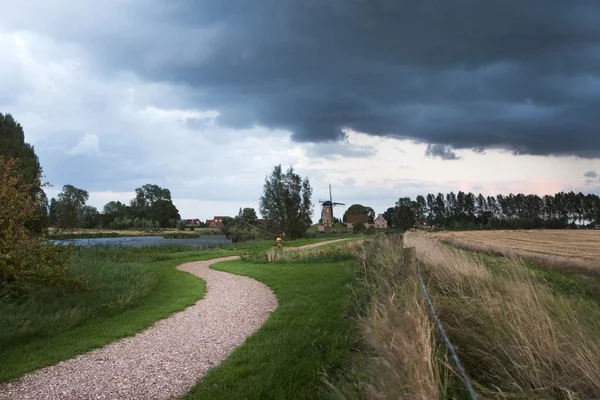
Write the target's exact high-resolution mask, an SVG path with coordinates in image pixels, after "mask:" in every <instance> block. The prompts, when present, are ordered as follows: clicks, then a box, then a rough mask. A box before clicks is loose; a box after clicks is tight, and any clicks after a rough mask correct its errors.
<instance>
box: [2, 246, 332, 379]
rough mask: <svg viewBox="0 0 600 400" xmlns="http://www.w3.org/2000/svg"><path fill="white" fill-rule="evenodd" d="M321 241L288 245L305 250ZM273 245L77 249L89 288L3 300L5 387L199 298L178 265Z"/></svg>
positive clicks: (77, 268)
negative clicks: (22, 377) (303, 247)
mask: <svg viewBox="0 0 600 400" xmlns="http://www.w3.org/2000/svg"><path fill="white" fill-rule="evenodd" d="M321 240H322V239H302V240H296V241H287V242H286V243H285V246H301V245H305V244H311V243H316V242H319V241H321ZM272 246H273V243H272V242H271V241H259V242H252V243H240V244H230V245H221V246H218V247H216V248H211V249H196V248H193V247H187V246H177V245H163V246H152V247H142V248H136V247H116V246H92V247H80V248H78V249H77V251H76V252H75V254H74V258H73V263H72V267H71V272H72V273H74V274H76V275H80V276H86V277H87V278H88V280H89V289H88V290H86V291H84V292H80V293H61V292H58V291H56V290H53V289H48V290H44V291H40V292H37V293H32V294H31V295H30V296H29V297H28V298H27V300H26V301H20V302H18V301H16V300H11V299H10V298H8V297H2V296H0V360H2V362H1V363H0V382H4V381H7V380H10V379H13V378H16V377H18V376H21V375H23V374H24V373H26V372H29V371H32V370H35V369H38V368H41V367H44V366H47V365H51V364H54V363H56V362H58V361H61V360H64V359H68V358H70V357H73V356H75V355H77V354H81V353H84V352H87V351H89V350H92V349H94V348H98V347H101V346H103V345H105V344H107V343H110V342H112V341H114V340H118V339H120V338H123V337H125V336H130V335H133V334H135V333H137V332H139V331H141V330H143V329H145V328H146V327H148V326H150V325H151V324H152V323H154V322H155V321H157V320H158V319H161V318H165V317H167V316H169V315H171V314H172V313H174V312H177V311H179V310H182V309H184V308H185V307H187V306H189V305H191V304H193V303H194V302H196V301H197V300H199V299H200V298H201V297H202V296H203V293H204V282H203V281H202V280H201V279H199V278H197V277H195V276H193V275H191V274H188V273H185V272H181V271H178V270H177V269H176V266H177V265H180V264H182V263H184V262H188V261H194V260H206V259H211V258H217V257H225V256H231V255H242V254H255V253H256V252H259V251H263V252H264V251H265V250H267V249H269V248H271V247H272Z"/></svg>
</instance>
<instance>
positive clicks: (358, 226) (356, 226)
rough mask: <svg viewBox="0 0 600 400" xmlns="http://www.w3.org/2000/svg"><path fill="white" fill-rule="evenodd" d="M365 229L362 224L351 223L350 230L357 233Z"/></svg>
mask: <svg viewBox="0 0 600 400" xmlns="http://www.w3.org/2000/svg"><path fill="white" fill-rule="evenodd" d="M365 229H366V228H365V225H364V224H359V223H356V224H354V225H352V232H354V233H357V234H360V233H363V232H364V231H365Z"/></svg>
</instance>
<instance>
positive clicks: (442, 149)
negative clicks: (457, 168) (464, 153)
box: [425, 144, 460, 160]
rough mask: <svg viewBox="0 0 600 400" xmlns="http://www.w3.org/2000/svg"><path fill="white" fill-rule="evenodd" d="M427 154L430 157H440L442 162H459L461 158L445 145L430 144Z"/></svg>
mask: <svg viewBox="0 0 600 400" xmlns="http://www.w3.org/2000/svg"><path fill="white" fill-rule="evenodd" d="M425 154H426V155H427V156H428V157H439V158H441V159H442V160H459V159H460V157H459V156H457V155H456V153H455V152H454V151H453V150H452V148H451V147H450V146H446V145H443V144H429V145H427V150H425Z"/></svg>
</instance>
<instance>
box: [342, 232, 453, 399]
mask: <svg viewBox="0 0 600 400" xmlns="http://www.w3.org/2000/svg"><path fill="white" fill-rule="evenodd" d="M353 252H354V255H355V257H356V260H357V273H358V275H359V278H360V279H359V280H360V282H361V283H360V285H359V288H358V289H357V290H358V292H360V294H359V295H358V296H357V298H359V299H362V303H361V305H360V307H359V311H358V313H359V315H358V317H357V323H358V326H359V328H360V332H361V336H362V341H361V346H362V354H361V356H359V357H357V360H355V363H354V366H353V371H351V372H350V373H349V374H348V376H351V377H353V378H352V379H346V380H345V381H343V382H336V384H335V386H336V393H337V395H338V397H339V398H345V399H436V398H440V396H441V395H442V393H443V392H444V387H445V378H444V377H445V376H446V375H447V371H446V369H445V367H443V366H442V367H440V365H442V364H441V363H439V362H438V355H437V351H438V349H437V348H436V342H435V337H434V328H433V325H432V324H431V322H430V320H429V317H428V314H427V309H426V307H425V305H424V303H423V299H422V296H420V294H419V288H418V286H417V283H416V281H415V280H414V279H413V278H411V276H410V274H409V273H408V271H407V268H406V267H405V265H404V261H403V246H402V239H401V236H397V237H386V236H378V237H377V238H376V239H375V240H371V241H365V242H364V243H362V245H360V246H356V245H355V247H354V248H353ZM332 386H333V385H332Z"/></svg>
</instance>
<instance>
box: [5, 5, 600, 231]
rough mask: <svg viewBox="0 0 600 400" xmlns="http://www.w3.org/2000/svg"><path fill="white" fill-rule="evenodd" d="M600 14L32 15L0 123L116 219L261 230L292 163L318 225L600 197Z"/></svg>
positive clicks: (131, 8)
mask: <svg viewBox="0 0 600 400" xmlns="http://www.w3.org/2000/svg"><path fill="white" fill-rule="evenodd" d="M30 9H34V10H37V12H36V13H31V12H30V11H28V10H30ZM490 10H493V12H490ZM598 15H600V5H598V4H592V3H587V4H582V5H573V4H567V3H564V2H560V1H552V2H551V3H550V4H549V5H546V6H545V7H544V8H539V7H536V5H535V4H526V5H523V4H522V3H521V2H516V1H509V2H507V1H502V2H501V1H491V2H486V3H485V4H483V3H482V4H479V3H474V4H471V3H469V2H458V3H456V4H452V5H451V4H437V5H435V4H431V5H429V6H422V5H421V6H420V5H418V4H412V3H389V2H383V1H373V2H367V3H365V2H353V1H352V2H341V1H340V0H332V1H329V2H323V3H314V4H313V3H311V4H296V3H292V2H287V1H283V2H279V3H277V4H271V3H266V2H261V1H258V2H254V3H252V4H246V3H240V4H237V7H236V8H227V7H223V6H222V5H221V3H220V2H216V1H214V0H206V1H202V2H200V3H197V2H190V1H188V0H179V1H175V2H171V3H169V4H163V3H160V2H157V1H154V0H151V3H145V4H144V5H141V4H139V3H137V2H127V3H120V2H117V1H109V2H104V3H102V4H97V5H95V8H94V10H93V12H90V8H89V6H86V5H85V4H82V3H81V2H77V1H75V0H67V1H64V2H61V4H60V5H58V6H56V5H51V4H49V3H47V2H43V1H40V0H23V1H21V2H19V3H10V4H7V5H5V6H4V8H3V13H2V15H0V49H1V50H3V51H2V52H0V54H2V55H1V56H0V60H1V62H0V93H1V95H0V112H3V113H10V114H11V115H13V117H14V118H15V119H16V120H17V121H18V122H19V123H20V124H21V125H22V126H23V129H24V131H25V138H26V141H27V142H28V143H30V144H32V145H33V146H34V147H35V150H36V153H37V154H38V156H39V159H40V163H41V165H42V168H43V171H44V175H45V176H46V180H48V181H50V183H52V184H53V185H54V186H55V187H54V188H52V190H47V193H48V196H49V197H55V196H56V194H57V193H58V192H59V191H60V188H61V187H62V186H63V185H65V184H71V185H74V186H76V187H78V188H81V189H85V190H87V191H88V192H89V193H90V200H89V201H88V204H90V205H93V206H95V207H96V208H97V209H98V210H99V211H101V209H102V207H103V205H104V204H106V203H107V202H109V201H111V200H115V201H117V200H118V201H121V202H124V203H126V204H128V201H129V200H130V199H131V198H133V192H134V190H135V188H136V187H139V186H141V185H143V184H146V183H152V184H157V185H159V186H161V187H163V188H168V189H169V190H170V191H171V194H172V198H173V203H174V204H175V205H176V207H177V208H178V210H179V212H180V215H181V217H182V218H184V219H188V218H200V217H201V216H202V218H203V220H206V219H208V218H205V217H206V216H209V218H210V217H212V216H214V215H222V214H228V215H235V214H237V210H238V209H239V208H240V207H242V208H244V207H252V208H254V209H255V210H256V211H257V213H258V199H259V197H260V195H261V192H262V185H263V182H264V177H265V176H266V175H268V174H269V173H270V171H271V170H272V168H273V166H275V165H279V164H281V165H282V166H284V167H287V166H290V165H293V166H294V169H295V170H296V172H297V173H298V174H300V175H301V176H302V177H305V176H307V177H309V179H310V182H311V186H312V187H313V203H314V204H315V213H314V214H313V216H314V217H313V220H315V219H318V215H319V207H318V200H319V199H323V198H328V187H327V185H329V184H331V185H332V190H333V196H334V199H336V200H337V201H340V202H342V203H346V207H348V206H349V205H351V204H364V205H367V206H370V207H372V208H373V209H375V210H376V212H377V213H383V212H385V210H386V209H387V208H388V207H391V206H393V205H394V204H395V202H396V201H397V200H398V198H400V197H411V198H413V199H414V198H415V197H416V196H417V195H419V194H421V195H425V194H427V193H430V192H431V193H437V192H442V193H447V192H450V191H454V192H458V191H459V190H462V191H464V192H473V193H475V194H477V193H482V194H484V195H486V196H488V195H494V196H495V195H497V194H500V193H501V194H508V193H510V192H513V193H519V192H520V193H524V194H537V195H540V196H542V195H545V194H552V195H553V194H555V193H557V192H560V191H565V192H569V191H574V192H576V193H578V192H582V193H593V194H600V133H599V132H598V130H599V129H600V128H598V127H599V126H600V114H598V112H597V110H598V109H600V64H599V60H600V58H598V48H600V47H599V46H600V35H599V34H598V30H597V29H596V26H598V23H600V20H599V19H598ZM465 16H469V17H468V18H465ZM516 16H518V18H517V17H516ZM503 21H504V22H503ZM556 21H562V24H557V23H556ZM375 44H377V45H376V46H375Z"/></svg>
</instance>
